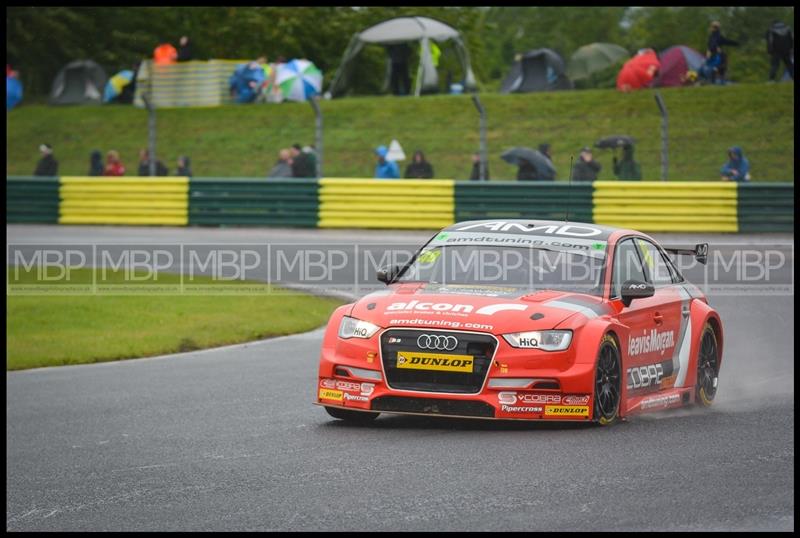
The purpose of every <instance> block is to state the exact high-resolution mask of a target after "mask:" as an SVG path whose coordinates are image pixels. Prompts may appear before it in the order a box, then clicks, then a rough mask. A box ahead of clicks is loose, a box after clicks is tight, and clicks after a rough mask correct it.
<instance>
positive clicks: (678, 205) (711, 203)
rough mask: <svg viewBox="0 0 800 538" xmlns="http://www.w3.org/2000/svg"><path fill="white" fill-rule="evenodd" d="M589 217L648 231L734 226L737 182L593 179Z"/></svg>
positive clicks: (730, 229)
mask: <svg viewBox="0 0 800 538" xmlns="http://www.w3.org/2000/svg"><path fill="white" fill-rule="evenodd" d="M592 217H593V221H594V222H595V223H596V224H606V225H609V226H620V227H625V228H633V229H634V230H641V231H648V232H736V231H738V222H737V196H736V183H730V182H700V181H694V182H690V181H683V182H677V181H675V182H662V181H595V182H594V196H593V212H592Z"/></svg>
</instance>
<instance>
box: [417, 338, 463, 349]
mask: <svg viewBox="0 0 800 538" xmlns="http://www.w3.org/2000/svg"><path fill="white" fill-rule="evenodd" d="M417 346H418V347H419V348H420V349H436V350H439V351H453V350H454V349H455V348H456V347H457V346H458V340H456V337H455V336H444V335H438V334H421V335H419V338H417Z"/></svg>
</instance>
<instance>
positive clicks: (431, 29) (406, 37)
mask: <svg viewBox="0 0 800 538" xmlns="http://www.w3.org/2000/svg"><path fill="white" fill-rule="evenodd" d="M448 40H452V41H453V44H454V45H455V47H454V48H455V51H456V54H457V55H458V59H459V61H460V63H461V67H462V69H463V71H464V82H465V86H466V89H467V90H474V89H475V87H476V84H475V75H474V74H473V72H472V67H471V66H470V61H469V52H468V51H467V47H466V46H465V45H464V41H463V39H461V34H460V33H459V32H458V30H456V29H455V28H453V27H451V26H448V25H447V24H445V23H443V22H440V21H437V20H434V19H430V18H428V17H398V18H395V19H390V20H388V21H384V22H381V23H379V24H376V25H375V26H371V27H370V28H367V29H366V30H364V31H363V32H360V33H357V34H355V35H354V36H353V37H352V38H351V39H350V44H349V45H348V46H347V50H345V53H344V56H343V57H342V63H341V64H340V65H339V69H338V70H337V71H336V74H335V75H334V77H333V81H332V82H331V85H330V88H329V89H328V91H329V92H330V94H331V95H332V96H334V97H336V96H338V95H341V94H342V93H343V92H344V91H345V89H346V88H347V83H348V77H349V74H350V70H351V68H352V64H353V61H354V60H355V58H356V56H357V55H358V53H359V52H361V49H362V48H364V46H365V45H373V44H374V45H396V44H399V43H407V42H409V41H419V42H420V46H421V48H420V62H419V67H418V68H417V82H416V85H415V88H414V95H416V96H419V95H420V93H421V92H422V91H423V90H429V89H436V88H438V85H439V76H438V74H437V73H436V67H435V66H434V65H433V58H432V56H431V47H430V43H431V41H436V42H439V43H442V42H445V41H448Z"/></svg>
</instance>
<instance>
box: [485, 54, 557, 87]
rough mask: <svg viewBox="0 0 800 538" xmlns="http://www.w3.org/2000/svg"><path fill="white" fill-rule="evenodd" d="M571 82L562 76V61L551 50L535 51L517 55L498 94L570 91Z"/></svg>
mask: <svg viewBox="0 0 800 538" xmlns="http://www.w3.org/2000/svg"><path fill="white" fill-rule="evenodd" d="M571 89H572V81H571V80H570V79H569V78H568V77H567V75H565V74H564V60H562V59H561V56H559V55H558V53H557V52H555V51H553V50H551V49H535V50H531V51H528V52H526V53H525V54H521V55H517V58H516V61H515V62H514V65H512V66H511V71H509V73H508V75H506V78H505V79H504V80H503V84H502V85H501V86H500V93H512V92H516V93H524V92H541V91H548V90H571Z"/></svg>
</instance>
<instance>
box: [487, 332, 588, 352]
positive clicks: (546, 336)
mask: <svg viewBox="0 0 800 538" xmlns="http://www.w3.org/2000/svg"><path fill="white" fill-rule="evenodd" d="M503 338H505V339H506V342H508V343H509V344H510V345H511V346H513V347H519V348H523V349H541V350H544V351H563V350H565V349H567V348H568V347H569V344H570V342H572V331H529V332H524V333H511V334H504V335H503Z"/></svg>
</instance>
